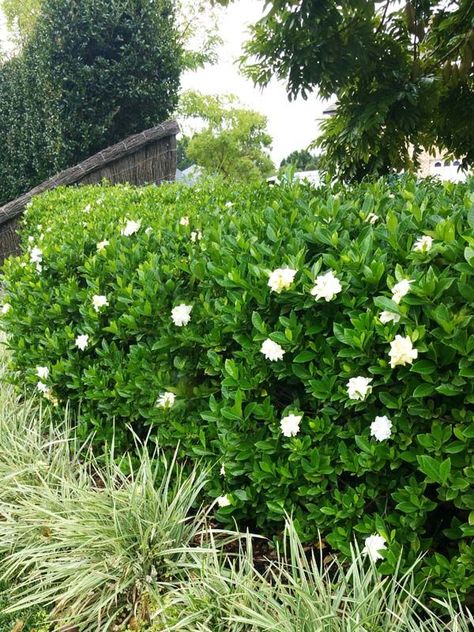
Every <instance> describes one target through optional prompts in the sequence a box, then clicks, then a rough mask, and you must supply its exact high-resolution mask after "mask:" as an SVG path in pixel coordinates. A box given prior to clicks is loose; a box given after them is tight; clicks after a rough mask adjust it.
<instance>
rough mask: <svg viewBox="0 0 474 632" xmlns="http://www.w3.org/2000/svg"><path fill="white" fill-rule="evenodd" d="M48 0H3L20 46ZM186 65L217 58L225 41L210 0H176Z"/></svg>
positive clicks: (0, 2) (190, 66)
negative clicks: (217, 51)
mask: <svg viewBox="0 0 474 632" xmlns="http://www.w3.org/2000/svg"><path fill="white" fill-rule="evenodd" d="M44 2H45V0H0V8H1V9H2V10H3V12H4V14H5V16H6V18H7V25H8V27H9V29H10V32H11V33H12V35H13V37H14V38H15V40H16V42H17V44H18V45H19V46H20V47H21V46H22V45H23V44H24V43H25V42H26V41H27V40H28V38H29V37H30V36H31V34H32V33H33V31H34V27H35V24H36V21H37V19H38V18H39V16H40V15H41V9H42V6H43V4H44ZM173 12H174V15H175V16H176V29H177V37H178V42H179V44H180V46H181V49H182V58H181V65H182V67H183V69H186V70H195V69H196V68H199V67H202V66H203V65H204V64H206V63H214V62H216V61H217V56H216V48H217V46H218V45H219V44H221V43H222V40H221V38H220V36H219V31H218V24H217V18H218V11H217V10H216V8H214V9H212V10H210V9H209V3H208V2H207V0H173Z"/></svg>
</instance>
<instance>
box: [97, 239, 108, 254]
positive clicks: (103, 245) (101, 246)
mask: <svg viewBox="0 0 474 632" xmlns="http://www.w3.org/2000/svg"><path fill="white" fill-rule="evenodd" d="M109 245H110V241H109V240H108V239H104V240H103V241H99V243H98V244H97V246H96V247H97V252H102V250H105V249H106V248H107V246H109Z"/></svg>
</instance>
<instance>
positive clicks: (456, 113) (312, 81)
mask: <svg viewBox="0 0 474 632" xmlns="http://www.w3.org/2000/svg"><path fill="white" fill-rule="evenodd" d="M227 3H228V0H221V4H227ZM266 8H267V10H266V14H265V17H264V18H263V19H262V20H260V21H259V22H258V23H257V24H255V25H254V27H253V29H252V38H251V39H250V40H249V41H248V43H247V45H246V54H245V64H246V72H247V74H249V75H250V76H251V77H252V78H253V79H254V80H255V81H256V82H257V83H258V84H260V85H265V84H267V83H268V82H269V81H270V79H271V78H272V77H273V76H275V75H276V76H278V77H279V78H281V79H284V80H285V81H286V82H287V88H288V94H289V96H290V98H293V97H295V96H296V95H299V94H301V95H303V96H304V97H307V96H308V94H310V93H311V92H312V91H314V90H316V89H317V90H318V92H319V94H320V95H321V96H322V97H325V98H334V97H335V98H336V99H337V104H338V107H337V111H336V113H335V115H334V116H332V117H331V118H330V119H328V120H326V121H325V122H324V123H323V125H322V130H323V134H322V136H321V138H320V140H319V145H320V146H321V147H322V148H323V150H324V154H325V158H324V164H325V166H326V168H327V169H328V170H329V171H331V172H333V173H336V174H338V175H340V176H342V177H344V178H347V179H348V178H361V177H363V176H364V175H366V174H369V173H370V174H374V173H375V174H377V173H379V174H381V173H387V172H390V171H396V170H400V169H410V168H414V167H416V164H417V156H418V155H419V153H420V150H421V148H422V147H425V148H431V147H433V146H438V147H440V148H443V149H446V150H448V152H450V153H452V154H455V155H457V156H458V157H459V158H462V160H463V165H464V166H467V165H470V164H473V163H474V68H473V57H474V3H473V2H472V0H447V1H446V2H441V3H440V2H439V0H409V1H408V2H406V3H404V4H401V3H400V2H399V1H398V0H386V1H376V0H268V1H267V2H266Z"/></svg>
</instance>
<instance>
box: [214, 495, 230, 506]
mask: <svg viewBox="0 0 474 632" xmlns="http://www.w3.org/2000/svg"><path fill="white" fill-rule="evenodd" d="M216 502H217V504H218V505H219V507H228V506H229V505H230V500H229V497H228V496H219V497H218V498H216Z"/></svg>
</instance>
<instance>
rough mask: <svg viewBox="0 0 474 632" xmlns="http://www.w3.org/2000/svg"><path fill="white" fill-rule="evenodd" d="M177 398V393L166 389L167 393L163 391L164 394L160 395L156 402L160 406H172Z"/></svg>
mask: <svg viewBox="0 0 474 632" xmlns="http://www.w3.org/2000/svg"><path fill="white" fill-rule="evenodd" d="M175 399H176V395H175V394H174V393H170V392H169V391H166V392H165V393H163V395H160V397H159V398H158V401H157V402H156V405H157V406H159V407H160V408H171V406H172V405H173V404H174V402H175Z"/></svg>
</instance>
